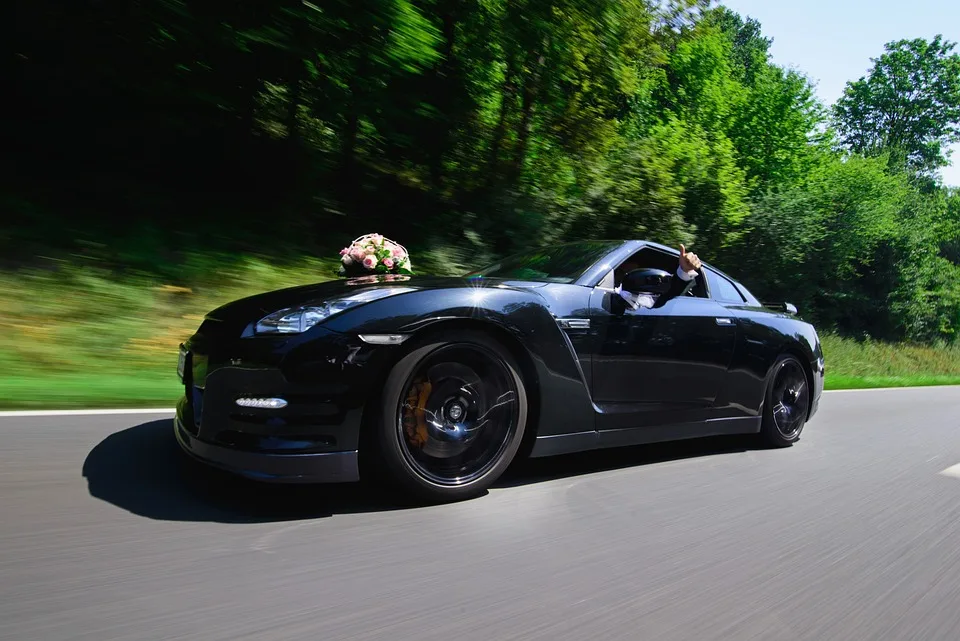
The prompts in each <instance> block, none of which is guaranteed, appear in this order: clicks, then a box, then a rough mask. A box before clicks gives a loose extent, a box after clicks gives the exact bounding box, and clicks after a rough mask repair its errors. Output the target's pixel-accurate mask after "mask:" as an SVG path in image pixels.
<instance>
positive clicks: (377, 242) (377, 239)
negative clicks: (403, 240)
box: [370, 234, 383, 247]
mask: <svg viewBox="0 0 960 641" xmlns="http://www.w3.org/2000/svg"><path fill="white" fill-rule="evenodd" d="M370 242H371V243H373V244H374V245H376V246H377V247H379V246H380V245H381V244H382V243H383V236H381V235H380V234H373V235H371V236H370Z"/></svg>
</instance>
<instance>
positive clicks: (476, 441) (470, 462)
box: [374, 330, 528, 503]
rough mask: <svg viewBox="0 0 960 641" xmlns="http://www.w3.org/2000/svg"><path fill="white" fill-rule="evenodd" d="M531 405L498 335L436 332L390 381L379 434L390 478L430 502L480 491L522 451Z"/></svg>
mask: <svg viewBox="0 0 960 641" xmlns="http://www.w3.org/2000/svg"><path fill="white" fill-rule="evenodd" d="M428 384H429V385H428ZM527 409H528V408H527V394H526V390H525V388H524V384H523V379H522V377H521V376H520V368H519V366H518V364H517V362H516V360H515V359H514V358H513V356H512V355H511V354H510V352H509V351H507V349H506V348H505V347H504V346H503V345H502V344H500V343H499V342H498V341H497V340H495V339H494V338H492V337H490V336H488V335H487V334H485V333H483V332H479V331H469V330H467V331H463V330H460V331H451V332H444V333H438V334H436V335H432V336H428V337H426V338H424V339H422V340H421V341H419V342H418V344H416V345H414V346H412V347H411V348H410V351H409V352H408V353H407V354H406V355H404V356H403V357H402V358H401V359H400V360H399V361H398V362H397V364H396V365H394V366H393V368H392V369H391V371H390V373H389V375H388V376H387V379H386V381H385V384H384V389H383V395H382V399H381V407H380V416H379V420H378V421H377V422H376V426H375V433H374V439H375V441H376V447H377V450H378V451H379V454H380V456H379V457H378V458H379V459H380V462H381V464H382V466H383V468H382V472H384V473H385V476H386V477H387V478H386V479H385V480H387V481H388V482H389V481H393V482H395V483H396V485H398V486H399V488H400V489H402V490H403V491H404V493H406V494H409V495H411V496H412V497H414V498H416V499H418V500H421V501H425V502H429V503H443V502H451V501H460V500H464V499H470V498H474V497H476V496H479V495H481V494H483V493H484V492H485V491H486V490H487V489H488V488H489V487H490V486H491V485H492V484H493V483H494V482H496V480H497V479H498V478H499V477H500V475H502V474H503V472H504V471H505V470H506V469H507V467H509V465H510V463H511V462H512V461H513V459H514V457H515V456H516V453H517V450H518V449H519V448H520V445H521V443H522V442H523V435H524V431H525V428H526V420H527Z"/></svg>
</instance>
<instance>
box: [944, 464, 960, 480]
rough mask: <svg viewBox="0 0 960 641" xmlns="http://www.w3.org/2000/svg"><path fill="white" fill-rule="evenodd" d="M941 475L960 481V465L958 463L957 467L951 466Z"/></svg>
mask: <svg viewBox="0 0 960 641" xmlns="http://www.w3.org/2000/svg"><path fill="white" fill-rule="evenodd" d="M940 474H942V475H943V476H951V477H953V478H955V479H960V463H957V464H956V465H951V466H950V467H948V468H947V469H945V470H942V471H941V472H940Z"/></svg>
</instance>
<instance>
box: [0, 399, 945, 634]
mask: <svg viewBox="0 0 960 641" xmlns="http://www.w3.org/2000/svg"><path fill="white" fill-rule="evenodd" d="M958 428H960V389H958V388H941V389H913V390H887V391H867V392H851V393H846V392H838V393H828V394H827V395H826V397H825V398H824V401H823V405H822V409H821V411H820V413H819V414H818V415H817V416H816V417H815V419H814V421H813V422H812V423H811V424H810V425H808V426H807V430H806V431H805V432H804V436H803V439H802V440H801V442H800V443H799V444H797V445H796V446H794V447H793V448H790V449H785V450H756V449H752V448H751V443H750V441H748V440H745V439H739V438H738V439H721V440H710V441H702V442H688V443H683V444H679V445H666V446H656V447H644V448H635V449H630V450H620V451H610V452H603V453H592V454H589V455H578V456H573V457H565V458H562V459H553V460H545V461H538V462H531V463H530V464H528V465H525V466H524V467H522V468H521V469H520V470H518V471H517V472H515V473H513V474H511V475H510V477H509V478H507V479H505V480H504V481H503V482H501V483H500V484H499V485H498V486H497V487H496V488H495V489H493V490H491V491H490V492H489V493H488V494H487V495H486V496H484V497H481V498H479V499H476V500H473V501H468V502H463V503H458V504H454V505H445V506H437V507H430V508H416V509H412V508H402V507H397V506H392V507H391V506H389V505H386V504H384V503H382V501H380V500H377V499H376V498H375V497H373V496H371V495H370V494H369V493H366V492H364V491H363V490H361V489H359V488H355V487H352V486H351V487H336V488H324V489H317V488H304V487H280V488H276V487H270V486H267V487H262V486H258V485H254V484H252V483H249V482H240V481H236V480H233V479H231V478H229V477H225V476H222V475H219V474H213V475H209V474H205V473H203V472H202V471H200V470H198V469H197V468H196V467H193V466H192V465H191V464H189V463H188V462H186V461H184V460H183V459H182V457H180V456H179V453H178V452H177V450H176V446H175V444H174V441H173V439H172V435H171V425H170V420H169V417H168V416H165V415H144V414H135V415H129V414H127V415H101V416H91V415H79V416H44V417H24V416H13V417H10V416H4V417H0V438H2V439H3V441H2V443H3V445H2V448H0V638H2V639H11V640H17V641H27V640H30V641H34V640H43V641H53V640H58V639H70V640H71V641H81V640H90V641H108V640H113V639H125V640H128V639H137V640H144V639H157V640H161V639H162V640H164V641H169V640H172V639H201V640H203V641H214V640H217V639H229V640H231V641H235V640H240V639H257V640H263V639H271V640H273V639H298V640H299V639H309V640H311V641H316V640H322V641H327V640H330V641H334V640H336V641H339V640H346V639H386V640H390V641H395V640H397V641H399V640H403V639H413V640H416V641H427V640H433V639H438V640H439V639H443V640H445V641H446V640H450V639H455V640H457V641H461V640H467V639H482V640H496V641H505V640H507V639H524V640H529V639H544V640H549V641H556V640H561V639H571V640H577V641H582V640H585V639H603V640H605V641H608V640H613V639H631V640H635V639H643V640H650V639H665V640H669V641H678V640H684V639H696V640H698V641H699V640H712V639H731V640H736V641H748V640H751V639H764V640H767V639H776V640H780V639H785V640H792V639H802V640H807V639H811V640H812V639H817V640H828V641H836V640H841V639H842V640H843V641H853V640H857V639H869V640H871V641H877V640H880V639H891V640H896V641H907V640H910V639H922V640H924V641H932V640H935V639H945V640H950V641H956V640H957V639H960V478H957V476H960V472H957V471H955V470H951V469H950V468H951V467H952V466H954V465H956V464H958V463H960V429H958ZM956 469H960V468H956ZM954 474H956V476H955V475H954Z"/></svg>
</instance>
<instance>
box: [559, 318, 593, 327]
mask: <svg viewBox="0 0 960 641" xmlns="http://www.w3.org/2000/svg"><path fill="white" fill-rule="evenodd" d="M557 325H559V326H560V329H590V319H589V318H558V319H557Z"/></svg>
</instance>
